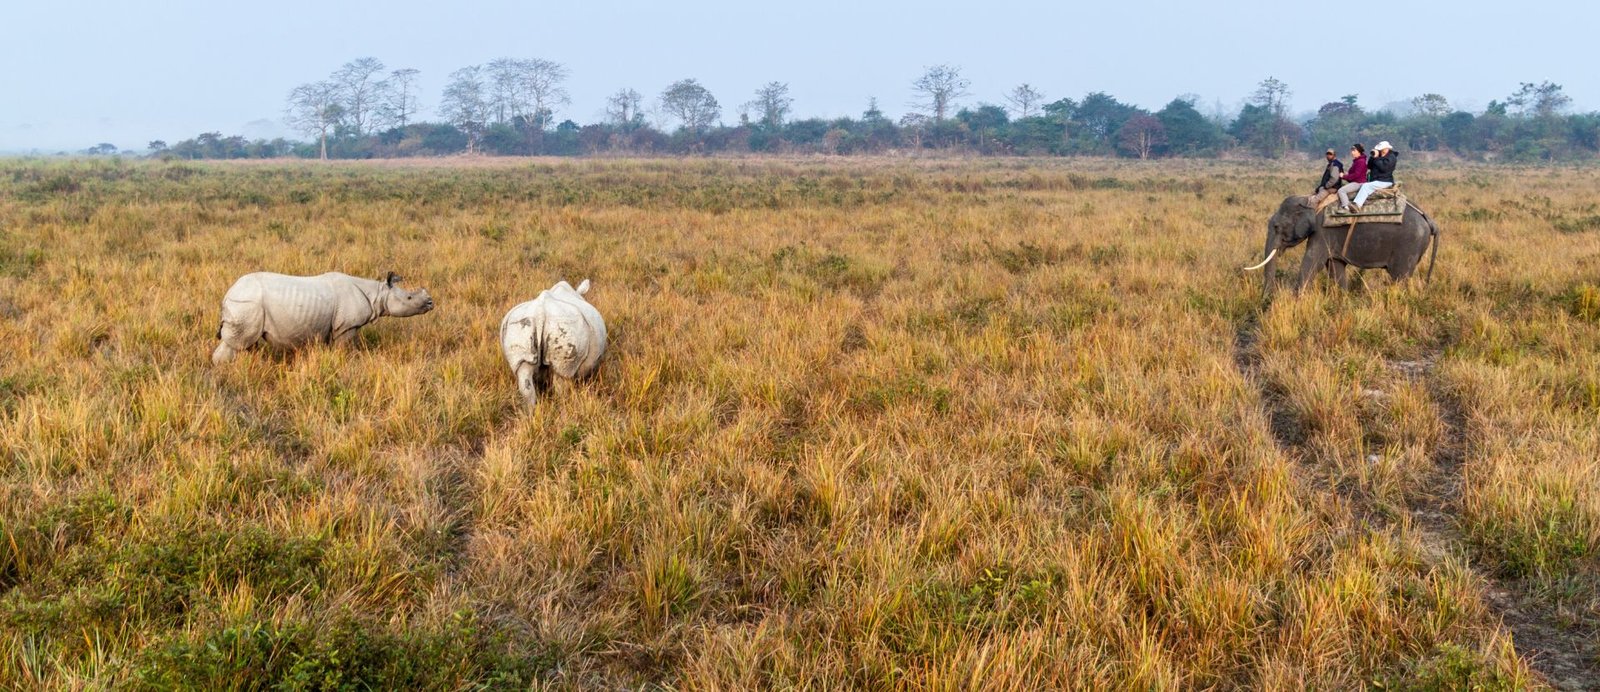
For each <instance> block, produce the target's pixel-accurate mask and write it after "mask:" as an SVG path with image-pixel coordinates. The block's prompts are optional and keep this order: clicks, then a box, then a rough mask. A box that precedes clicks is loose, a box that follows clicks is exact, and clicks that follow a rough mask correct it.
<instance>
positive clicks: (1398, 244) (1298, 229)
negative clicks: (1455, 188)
mask: <svg viewBox="0 0 1600 692" xmlns="http://www.w3.org/2000/svg"><path fill="white" fill-rule="evenodd" d="M1326 213H1327V212H1326V211H1322V212H1318V211H1317V210H1316V208H1315V207H1314V206H1313V205H1312V203H1311V201H1310V198H1309V197H1306V196H1304V195H1296V196H1293V197H1289V198H1287V199H1285V200H1283V203H1282V204H1280V205H1278V211H1277V212H1275V213H1274V214H1273V215H1272V218H1271V219H1268V220H1267V244H1266V248H1265V249H1264V250H1262V252H1264V253H1266V256H1267V258H1266V259H1264V260H1262V261H1261V263H1260V264H1257V265H1255V266H1253V267H1246V268H1245V270H1246V271H1254V270H1256V269H1261V268H1263V267H1265V268H1266V274H1265V276H1263V277H1262V295H1263V297H1267V298H1270V297H1271V296H1272V291H1273V289H1274V285H1273V284H1274V283H1276V278H1277V277H1276V276H1275V274H1274V273H1273V270H1274V269H1275V268H1276V267H1277V258H1278V255H1279V254H1280V253H1282V252H1283V251H1285V250H1288V249H1289V248H1292V247H1294V246H1296V245H1299V244H1300V243H1302V242H1305V241H1307V240H1309V241H1310V242H1309V243H1307V245H1306V254H1305V259H1303V260H1301V261H1300V276H1299V278H1298V279H1297V280H1296V281H1295V287H1294V288H1295V291H1296V292H1299V290H1300V289H1301V288H1303V287H1304V286H1305V285H1306V282H1307V281H1310V280H1311V276H1312V274H1313V273H1315V272H1316V271H1317V270H1319V269H1323V268H1326V269H1327V270H1328V272H1329V274H1331V275H1332V276H1333V279H1334V281H1336V282H1338V284H1339V287H1340V288H1349V287H1350V280H1349V279H1348V278H1347V277H1346V276H1345V268H1346V267H1347V266H1354V267H1356V268H1357V269H1384V270H1386V271H1388V272H1389V276H1390V278H1392V279H1394V280H1395V281H1402V280H1405V279H1406V278H1408V277H1410V276H1411V274H1412V273H1413V272H1415V271H1416V269H1417V265H1418V264H1420V263H1421V262H1422V253H1423V252H1424V251H1430V250H1431V251H1430V252H1429V257H1428V273H1427V274H1426V275H1425V276H1424V280H1430V281H1431V280H1432V278H1433V263H1434V260H1435V259H1437V258H1438V256H1439V226H1438V225H1437V224H1435V223H1434V222H1433V219H1431V218H1429V217H1428V215H1427V214H1426V213H1424V212H1423V211H1422V210H1421V209H1418V208H1417V207H1416V205H1413V204H1407V205H1406V211H1405V214H1404V215H1403V216H1402V217H1401V219H1402V220H1401V222H1400V223H1399V224H1382V223H1357V224H1356V225H1355V236H1354V237H1352V238H1350V241H1349V245H1348V246H1347V245H1346V244H1345V234H1346V233H1349V232H1350V227H1342V228H1324V227H1323V225H1322V222H1323V216H1324V215H1325V214H1326Z"/></svg>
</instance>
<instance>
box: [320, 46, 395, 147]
mask: <svg viewBox="0 0 1600 692" xmlns="http://www.w3.org/2000/svg"><path fill="white" fill-rule="evenodd" d="M382 72H383V62H382V61H380V60H378V59H377V58H357V59H355V60H351V61H350V62H347V63H345V64H344V66H343V67H340V68H339V69H338V70H337V71H335V72H334V73H333V77H332V78H331V79H330V81H331V82H332V83H333V84H334V87H335V89H336V91H337V94H338V98H339V104H340V106H341V107H342V108H343V110H344V116H345V123H346V124H348V125H349V126H350V129H351V130H353V131H354V134H355V135H356V136H357V137H360V136H362V135H364V134H366V133H367V132H368V131H369V130H370V129H371V128H372V126H373V125H374V122H373V121H374V120H375V119H376V117H377V115H378V109H379V107H380V106H381V105H382V103H383V95H384V93H385V92H386V91H387V90H388V84H387V83H386V82H384V80H382V79H380V78H379V77H378V75H379V74H380V73H382Z"/></svg>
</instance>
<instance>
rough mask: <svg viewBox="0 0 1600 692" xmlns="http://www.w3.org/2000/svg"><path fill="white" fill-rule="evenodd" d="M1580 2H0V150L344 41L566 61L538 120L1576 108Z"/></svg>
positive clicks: (341, 56) (297, 77)
mask: <svg viewBox="0 0 1600 692" xmlns="http://www.w3.org/2000/svg"><path fill="white" fill-rule="evenodd" d="M1596 27H1600V2H1593V1H1592V0H1583V1H1581V2H1580V1H1578V0H1571V1H1569V2H1548V1H1544V0H1527V1H1525V2H1521V3H1515V4H1507V3H1504V2H1493V1H1491V0H1451V1H1443V0H1409V1H1408V0H1401V1H1399V2H1393V3H1383V2H1370V3H1332V4H1330V3H1312V2H1304V3H1291V2H1283V1H1282V0H1278V1H1275V2H1266V1H1264V0H1210V1H1208V2H1195V1H1193V0H1182V1H1179V0H1144V1H1129V0H1121V1H1113V2H1101V3H1081V2H1061V1H1056V2H1043V1H1036V2H1014V1H1011V0H987V1H983V2H961V3H956V2H945V1H943V0H925V1H923V2H868V1H866V0H856V1H854V2H847V1H845V2H841V1H835V0H811V1H810V2H793V1H791V2H754V1H751V0H744V1H740V2H735V1H733V0H702V1H698V2H683V1H680V2H617V1H608V0H578V1H574V0H564V1H563V2H531V1H530V2H514V1H510V0H492V1H490V0H486V1H479V0H451V1H450V2H441V1H438V0H432V1H425V0H383V1H381V2H377V1H371V0H359V1H346V0H320V1H312V0H278V1H276V2H271V3H263V2H248V1H242V2H200V1H198V0H163V1H160V2H151V1H148V0H0V152H26V151H45V152H53V151H57V150H81V149H84V148H87V147H89V146H91V145H94V144H97V143H100V142H109V143H111V144H114V145H116V146H118V147H121V148H127V149H142V148H143V147H144V145H145V144H146V143H147V142H149V141H150V140H155V139H162V140H166V141H169V142H172V141H177V140H179V139H185V138H189V137H193V136H195V135H196V134H199V133H201V132H207V131H220V132H222V133H223V134H243V135H246V136H247V137H251V138H254V137H271V136H277V135H292V133H291V131H290V130H289V129H288V128H287V127H286V126H285V125H284V124H283V109H284V101H285V97H286V96H287V94H288V93H289V90H290V89H292V88H293V87H294V86H295V85H297V84H302V83H306V82H312V81H316V80H319V79H322V78H325V77H326V76H327V75H328V74H329V73H331V72H333V71H334V70H335V69H337V68H338V67H339V66H340V65H341V64H343V63H344V62H346V61H348V60H351V59H354V58H359V57H365V56H372V57H376V58H378V59H380V60H382V61H383V62H384V63H385V64H386V65H387V66H388V67H389V68H390V69H394V68H400V67H411V68H416V69H419V70H421V71H422V73H421V75H420V87H421V90H422V94H423V98H422V105H423V109H424V111H425V112H424V116H425V117H431V116H432V114H433V111H434V110H435V109H436V107H437V106H438V101H439V93H440V91H441V89H442V88H443V86H444V83H445V79H446V76H447V75H448V74H449V73H450V72H451V71H452V70H455V69H457V68H459V67H463V66H466V65H472V64H479V63H484V62H487V61H489V60H492V59H494V58H497V57H519V58H533V57H536V58H545V59H548V60H554V61H557V62H560V63H563V64H565V65H566V66H567V67H568V68H569V69H570V70H571V78H570V79H569V81H568V83H567V85H566V86H567V90H568V92H569V93H570V94H571V98H572V102H571V104H570V105H568V106H565V107H563V108H562V109H561V110H560V111H559V112H558V113H557V118H558V119H565V118H571V119H573V120H576V121H578V122H580V123H587V122H594V121H597V120H600V119H601V114H602V112H603V109H604V101H605V97H606V96H607V95H609V94H611V93H613V92H615V91H616V90H618V89H619V88H623V87H630V88H633V89H637V90H638V91H639V92H640V93H642V94H645V95H646V97H647V101H653V100H654V97H655V96H656V95H657V94H659V93H660V92H661V90H662V89H663V88H664V87H666V86H667V85H668V84H670V83H671V82H673V81H675V80H678V79H683V78H686V77H693V78H695V79H698V80H699V81H700V83H701V84H703V85H705V86H706V87H707V88H709V89H710V90H711V91H712V93H713V94H714V95H715V96H716V97H717V99H718V100H719V101H720V102H721V103H722V105H723V120H724V121H729V122H731V121H734V120H736V119H737V117H738V115H737V113H738V109H737V106H738V104H740V103H742V102H745V101H748V100H749V99H750V98H751V97H752V92H753V91H754V90H755V89H756V88H757V87H758V86H760V85H761V84H764V83H766V82H769V81H781V82H787V83H788V84H789V86H790V95H791V96H792V97H793V98H794V110H795V115H797V116H801V117H809V116H820V117H837V116H843V115H852V116H855V115H859V114H860V113H861V111H863V110H864V109H865V108H866V105H867V100H868V98H869V97H877V99H878V101H879V104H880V107H881V108H882V110H883V111H884V112H885V113H887V114H888V115H889V116H890V117H898V116H899V115H900V114H902V113H904V112H906V111H907V110H910V103H911V101H912V94H911V89H910V84H911V82H912V80H914V79H915V78H916V77H917V76H918V75H919V74H921V72H922V71H923V69H924V68H925V67H927V66H930V65H935V64H950V65H955V66H959V67H960V68H961V69H962V72H963V74H964V75H965V76H966V77H967V78H968V79H970V80H971V82H972V86H971V89H970V91H971V95H970V96H968V97H966V98H965V99H964V100H963V101H962V104H963V105H976V104H978V103H984V102H987V103H997V104H1004V100H1003V99H1004V94H1005V92H1007V91H1008V90H1010V89H1011V88H1012V87H1015V86H1016V85H1017V84H1020V83H1023V82H1027V83H1029V84H1031V85H1033V86H1034V87H1035V88H1036V89H1038V90H1039V91H1042V92H1044V93H1045V95H1046V96H1047V98H1048V99H1049V100H1054V99H1056V98H1061V97H1072V98H1081V97H1082V96H1083V95H1084V94H1085V93H1088V92H1091V91H1106V92H1108V93H1110V94H1112V95H1113V96H1116V97H1117V98H1119V99H1121V100H1123V101H1127V102H1131V103H1134V104H1137V105H1140V106H1143V107H1145V108H1149V109H1152V110H1155V109H1159V108H1160V107H1161V106H1162V105H1164V104H1166V103H1167V102H1168V101H1170V100H1172V98H1173V97H1175V96H1177V95H1180V94H1196V95H1199V96H1200V107H1201V110H1202V111H1203V112H1209V111H1210V110H1212V109H1213V108H1214V107H1215V106H1216V104H1218V103H1221V104H1222V105H1223V106H1224V107H1225V108H1228V109H1232V108H1236V107H1237V106H1238V105H1239V103H1240V102H1241V101H1242V100H1243V99H1245V98H1246V97H1248V96H1249V95H1250V93H1251V92H1253V91H1254V89H1255V86H1256V84H1257V83H1258V82H1260V81H1261V80H1263V79H1265V78H1267V77H1269V76H1271V77H1276V78H1278V79H1280V80H1282V81H1284V82H1287V83H1288V85H1289V86H1290V88H1291V89H1293V92H1294V94H1293V99H1292V102H1293V105H1294V107H1295V109H1296V110H1298V111H1311V110H1314V109H1315V108H1316V107H1317V106H1318V105H1320V104H1322V103H1325V102H1327V101H1332V100H1335V99H1337V98H1338V97H1340V96H1342V95H1344V94H1349V93H1355V94H1359V95H1360V98H1361V102H1362V104H1363V105H1365V106H1367V107H1368V108H1375V107H1381V106H1384V105H1385V104H1389V103H1393V102H1397V101H1405V100H1409V99H1410V98H1411V97H1413V96H1416V95H1418V94H1422V93H1426V92H1437V93H1441V94H1443V95H1445V96H1446V97H1447V98H1449V99H1450V101H1451V103H1452V104H1454V105H1457V106H1460V107H1465V108H1467V109H1469V110H1481V109H1482V108H1483V107H1484V105H1486V104H1487V103H1488V102H1489V101H1490V100H1491V99H1497V98H1504V97H1505V96H1506V95H1508V94H1510V93H1511V92H1513V91H1515V90H1516V89H1517V86H1518V84H1519V83H1520V82H1529V81H1531V82H1540V81H1544V80H1550V81H1553V82H1556V83H1558V84H1561V85H1562V86H1563V87H1565V90H1566V93H1567V94H1568V95H1569V96H1571V97H1572V99H1573V104H1574V107H1575V108H1576V109H1577V110H1581V111H1588V110H1592V109H1596V108H1600V69H1596V66H1597V65H1600V60H1597V59H1596V55H1595V52H1594V50H1595V48H1594V44H1595V34H1596Z"/></svg>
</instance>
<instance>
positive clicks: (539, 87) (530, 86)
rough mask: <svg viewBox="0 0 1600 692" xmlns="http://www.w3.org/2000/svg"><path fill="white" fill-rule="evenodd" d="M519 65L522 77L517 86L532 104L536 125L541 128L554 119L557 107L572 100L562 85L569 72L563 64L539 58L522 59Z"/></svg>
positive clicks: (547, 125)
mask: <svg viewBox="0 0 1600 692" xmlns="http://www.w3.org/2000/svg"><path fill="white" fill-rule="evenodd" d="M520 66H521V68H522V78H521V79H520V80H519V82H518V86H519V87H520V88H521V90H522V92H523V93H524V94H526V95H527V99H528V102H529V103H530V104H531V105H532V106H533V113H534V117H535V118H536V120H537V126H538V127H539V129H541V130H542V129H544V128H546V127H549V125H550V123H551V122H553V121H554V120H555V117H554V116H555V113H556V110H557V109H558V108H560V107H561V106H565V105H567V104H568V103H571V102H572V99H571V97H569V96H568V95H567V90H566V88H565V87H563V86H562V84H563V83H564V82H566V81H567V76H568V75H569V74H570V73H569V72H568V71H567V67H566V66H565V65H562V64H561V63H558V62H555V61H552V60H544V59H540V58H531V59H528V60H523V61H521V62H520Z"/></svg>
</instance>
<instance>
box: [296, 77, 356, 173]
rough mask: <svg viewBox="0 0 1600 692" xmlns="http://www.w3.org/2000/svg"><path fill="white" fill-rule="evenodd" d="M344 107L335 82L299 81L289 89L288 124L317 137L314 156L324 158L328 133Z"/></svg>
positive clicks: (343, 112)
mask: <svg viewBox="0 0 1600 692" xmlns="http://www.w3.org/2000/svg"><path fill="white" fill-rule="evenodd" d="M344 116H345V109H344V103H343V99H342V98H341V94H340V87H339V85H338V84H335V83H333V82H329V81H323V82H312V83H310V84H301V85H300V86H297V87H295V88H294V90H293V91H290V92H289V106H288V109H287V118H286V119H287V121H288V123H289V126H290V127H292V128H294V129H295V130H298V131H299V132H301V133H303V134H305V135H306V136H307V137H312V138H314V139H316V140H317V150H318V158H320V159H322V160H327V158H328V135H329V134H331V133H333V131H334V130H335V128H337V127H338V126H339V124H340V123H341V122H343V120H344Z"/></svg>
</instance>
